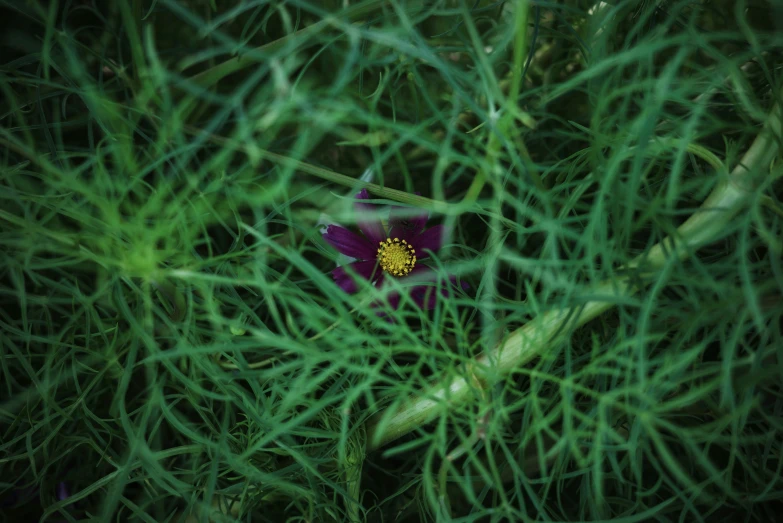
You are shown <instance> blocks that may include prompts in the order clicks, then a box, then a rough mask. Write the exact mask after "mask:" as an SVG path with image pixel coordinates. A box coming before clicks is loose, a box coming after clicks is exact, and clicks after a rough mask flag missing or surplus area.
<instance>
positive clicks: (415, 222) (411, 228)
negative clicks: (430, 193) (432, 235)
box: [389, 192, 429, 240]
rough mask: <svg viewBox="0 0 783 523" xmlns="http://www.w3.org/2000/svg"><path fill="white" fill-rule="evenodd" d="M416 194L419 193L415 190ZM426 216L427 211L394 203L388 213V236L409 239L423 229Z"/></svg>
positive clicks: (418, 194) (427, 214)
mask: <svg viewBox="0 0 783 523" xmlns="http://www.w3.org/2000/svg"><path fill="white" fill-rule="evenodd" d="M416 196H420V193H418V192H417V193H416ZM428 218H429V213H428V212H427V211H423V210H420V209H414V208H411V207H400V206H399V205H395V206H393V207H392V208H391V212H390V213H389V227H390V230H389V237H390V238H400V239H401V240H410V239H411V238H413V237H415V236H417V235H419V234H420V233H421V231H422V230H424V226H425V225H427V219H428Z"/></svg>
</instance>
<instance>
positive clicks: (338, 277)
mask: <svg viewBox="0 0 783 523" xmlns="http://www.w3.org/2000/svg"><path fill="white" fill-rule="evenodd" d="M348 267H350V268H351V269H352V270H353V271H354V272H355V273H356V275H357V276H360V277H362V278H364V279H365V280H369V279H370V278H371V277H372V276H373V270H374V269H375V260H370V261H362V262H353V263H351V264H348ZM379 270H380V269H379ZM332 277H333V278H334V281H335V283H336V284H337V285H339V286H340V288H341V289H342V290H344V291H345V292H347V293H348V294H353V293H355V292H356V291H357V290H358V289H359V286H358V285H357V283H356V277H354V276H351V275H350V274H349V273H348V271H346V270H345V266H343V267H337V268H336V269H335V270H333V271H332Z"/></svg>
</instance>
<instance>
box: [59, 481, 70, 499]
mask: <svg viewBox="0 0 783 523" xmlns="http://www.w3.org/2000/svg"><path fill="white" fill-rule="evenodd" d="M68 496H69V494H68V487H67V486H66V485H65V483H64V482H62V481H61V482H59V483H58V484H57V499H58V500H59V501H62V500H64V499H65V498H67V497H68Z"/></svg>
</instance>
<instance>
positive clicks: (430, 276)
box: [410, 267, 470, 310]
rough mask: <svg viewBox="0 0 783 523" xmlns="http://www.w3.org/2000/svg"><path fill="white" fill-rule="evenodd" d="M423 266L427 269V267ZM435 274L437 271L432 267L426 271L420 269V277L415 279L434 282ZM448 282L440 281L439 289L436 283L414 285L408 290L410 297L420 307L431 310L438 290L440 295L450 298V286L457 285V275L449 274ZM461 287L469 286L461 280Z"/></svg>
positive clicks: (454, 286)
mask: <svg viewBox="0 0 783 523" xmlns="http://www.w3.org/2000/svg"><path fill="white" fill-rule="evenodd" d="M425 268H426V269H429V267H425ZM437 276H438V275H437V273H436V272H435V271H433V270H432V269H429V270H428V271H425V270H422V271H421V272H420V278H417V280H418V281H419V282H434V281H436V280H437V279H438V278H437ZM449 282H450V284H451V285H449V284H445V282H442V281H441V282H440V289H438V286H437V285H416V286H415V287H413V288H412V289H411V290H410V295H411V298H413V301H414V302H416V304H417V305H418V306H419V307H420V308H421V309H424V310H432V309H434V308H435V304H436V301H437V296H438V292H440V295H441V296H442V297H443V298H450V297H451V296H452V292H451V291H452V288H456V287H457V277H456V276H454V275H450V276H449ZM461 287H462V288H463V289H467V288H469V287H470V286H469V285H468V284H466V283H464V282H463V283H462V285H461Z"/></svg>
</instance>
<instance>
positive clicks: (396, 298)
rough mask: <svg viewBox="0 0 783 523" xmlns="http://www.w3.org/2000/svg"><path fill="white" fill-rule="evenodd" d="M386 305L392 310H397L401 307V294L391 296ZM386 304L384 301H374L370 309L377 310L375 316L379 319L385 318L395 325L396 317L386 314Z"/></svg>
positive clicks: (393, 293)
mask: <svg viewBox="0 0 783 523" xmlns="http://www.w3.org/2000/svg"><path fill="white" fill-rule="evenodd" d="M386 304H388V306H389V307H391V309H392V310H395V311H396V310H397V309H398V308H399V306H400V293H398V292H392V293H391V294H389V296H388V298H387V301H386ZM384 305H385V304H384V302H383V301H380V300H378V301H374V302H373V303H371V304H370V307H371V308H373V309H375V315H376V316H378V317H379V318H384V319H385V320H386V321H388V322H390V323H394V316H391V315H389V314H387V313H386V311H385V310H383V308H384Z"/></svg>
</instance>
